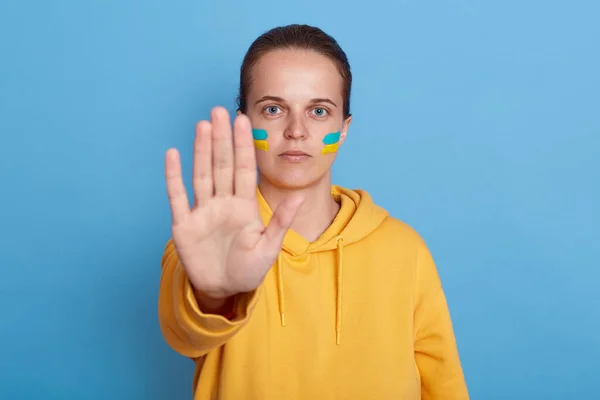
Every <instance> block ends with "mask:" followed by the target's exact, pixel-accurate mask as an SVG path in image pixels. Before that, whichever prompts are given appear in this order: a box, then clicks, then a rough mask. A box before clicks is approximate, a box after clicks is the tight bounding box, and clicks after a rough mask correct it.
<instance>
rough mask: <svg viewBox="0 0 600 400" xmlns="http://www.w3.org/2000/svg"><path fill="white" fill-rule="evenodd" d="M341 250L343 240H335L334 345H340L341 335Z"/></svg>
mask: <svg viewBox="0 0 600 400" xmlns="http://www.w3.org/2000/svg"><path fill="white" fill-rule="evenodd" d="M343 248H344V239H342V238H341V237H340V238H338V240H337V251H338V260H337V303H336V310H335V344H337V345H339V344H340V336H341V334H342V288H343V285H342V266H343V259H342V255H343V251H342V250H343Z"/></svg>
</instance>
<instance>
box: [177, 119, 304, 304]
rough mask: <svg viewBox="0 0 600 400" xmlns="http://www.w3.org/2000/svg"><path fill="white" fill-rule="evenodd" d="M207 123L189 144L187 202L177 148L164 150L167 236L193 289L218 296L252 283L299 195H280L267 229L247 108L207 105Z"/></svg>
mask: <svg viewBox="0 0 600 400" xmlns="http://www.w3.org/2000/svg"><path fill="white" fill-rule="evenodd" d="M212 117H213V118H212V119H213V121H212V124H211V123H209V122H207V121H203V122H200V123H199V124H198V126H197V132H196V140H195V145H194V167H193V186H194V195H195V202H194V206H193V207H192V209H190V207H189V201H188V197H187V194H186V191H185V187H184V185H183V180H182V176H181V164H180V161H179V154H178V153H177V151H176V150H169V151H168V152H167V158H166V179H167V191H168V193H169V202H170V205H171V212H172V216H173V226H172V232H173V242H174V244H175V248H176V249H177V253H178V256H179V259H180V262H181V264H182V265H183V267H184V268H185V271H186V273H187V275H188V279H189V280H190V282H191V283H192V285H193V286H194V288H195V289H196V290H199V291H201V292H203V293H206V294H207V295H209V296H212V297H214V298H224V297H228V296H231V295H234V294H236V293H239V292H247V291H250V290H253V289H255V288H256V287H257V286H258V285H260V283H261V282H262V280H263V278H264V276H265V274H266V273H267V271H268V269H269V268H270V266H271V264H272V263H273V261H274V260H275V258H276V257H277V254H278V253H279V250H280V248H281V242H282V240H283V236H284V235H285V231H286V230H287V228H288V227H289V225H290V224H291V222H292V219H293V217H294V215H295V213H296V211H297V209H298V206H299V203H298V201H295V200H292V199H289V201H286V202H284V203H282V205H281V206H280V207H279V208H278V209H277V211H276V212H275V215H274V217H273V219H272V221H271V223H270V224H269V226H268V227H267V228H266V229H265V226H264V225H263V223H262V221H261V219H260V215H259V212H258V204H257V201H256V159H255V153H254V151H255V150H254V145H253V141H252V134H251V127H250V123H249V121H248V119H247V118H246V117H245V116H238V117H237V118H236V121H235V134H234V135H232V131H231V126H230V123H229V115H228V114H227V112H226V111H225V110H223V109H220V108H219V109H215V110H213V113H212Z"/></svg>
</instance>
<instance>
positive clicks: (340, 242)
mask: <svg viewBox="0 0 600 400" xmlns="http://www.w3.org/2000/svg"><path fill="white" fill-rule="evenodd" d="M343 249H344V239H342V238H341V237H338V238H337V263H336V269H337V271H336V275H337V276H336V286H337V293H336V303H335V343H336V344H337V345H339V344H340V338H341V335H342V291H343V287H344V286H343V285H342V272H343V271H342V269H343V262H344V260H343ZM276 273H277V291H278V292H279V316H280V318H281V326H285V292H284V290H283V257H282V253H281V252H280V253H279V256H278V258H277V269H276Z"/></svg>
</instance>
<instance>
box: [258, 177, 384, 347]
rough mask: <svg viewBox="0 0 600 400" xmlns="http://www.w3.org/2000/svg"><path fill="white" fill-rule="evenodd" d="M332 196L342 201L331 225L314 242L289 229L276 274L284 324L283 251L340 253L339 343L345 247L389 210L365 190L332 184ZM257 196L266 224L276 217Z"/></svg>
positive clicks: (338, 291)
mask: <svg viewBox="0 0 600 400" xmlns="http://www.w3.org/2000/svg"><path fill="white" fill-rule="evenodd" d="M331 195H332V196H333V198H334V199H335V201H336V202H337V203H338V204H340V210H339V211H338V214H337V215H336V217H335V219H334V220H333V222H332V223H331V225H330V226H329V227H328V228H327V229H326V230H325V232H323V234H322V235H321V236H320V237H319V238H318V239H317V240H315V241H314V242H309V241H308V240H306V239H305V238H304V237H302V236H301V235H300V234H298V233H297V232H295V231H293V230H291V229H289V230H288V231H287V233H286V235H285V237H284V240H283V245H282V252H281V253H280V255H279V257H278V260H277V265H276V271H275V272H276V274H277V282H278V296H279V299H278V300H279V313H280V317H281V325H282V326H285V292H284V286H283V281H284V271H283V258H282V254H283V252H284V251H285V252H287V253H289V254H290V255H291V256H300V255H304V254H310V253H317V252H322V251H336V252H337V264H336V277H337V282H336V286H337V290H336V291H337V293H336V300H337V301H336V321H335V331H336V343H337V344H338V345H339V344H340V337H341V331H342V307H343V303H342V301H343V266H344V263H343V253H344V247H348V246H350V245H352V244H355V243H357V242H359V241H360V240H361V239H363V238H364V237H366V236H368V235H369V234H370V233H372V232H373V231H375V230H376V229H377V228H378V227H379V226H380V225H381V223H382V222H383V221H384V220H385V219H386V218H387V217H388V212H387V211H386V210H384V209H383V208H381V207H379V206H377V205H376V204H375V203H374V202H373V200H372V198H371V196H370V195H369V194H368V193H367V192H366V191H364V190H360V189H357V190H351V189H346V188H343V187H341V186H337V185H332V187H331ZM257 199H258V203H259V208H260V214H261V218H262V220H263V222H264V223H265V225H267V224H268V223H269V221H270V220H271V217H272V216H273V211H272V210H271V208H270V206H269V204H268V203H267V202H266V200H265V199H264V197H263V196H262V194H261V193H260V191H259V190H257Z"/></svg>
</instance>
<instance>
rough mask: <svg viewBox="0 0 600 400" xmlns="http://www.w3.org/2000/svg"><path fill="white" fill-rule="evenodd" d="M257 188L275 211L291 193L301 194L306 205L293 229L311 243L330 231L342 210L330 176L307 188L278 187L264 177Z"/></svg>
mask: <svg viewBox="0 0 600 400" xmlns="http://www.w3.org/2000/svg"><path fill="white" fill-rule="evenodd" d="M258 188H259V190H260V193H261V194H262V196H263V197H264V198H265V200H266V201H267V203H268V204H269V207H271V209H272V210H273V211H275V210H276V209H277V207H278V206H279V204H280V203H281V202H282V201H283V200H284V199H285V198H286V197H287V196H289V195H290V194H292V193H294V194H297V193H299V192H300V193H301V195H302V197H303V198H304V203H303V204H302V206H301V207H300V209H299V210H298V213H297V214H296V217H295V218H294V222H293V223H292V226H291V229H292V230H293V231H295V232H296V233H298V234H299V235H301V236H302V237H304V238H305V239H306V240H307V241H309V242H313V241H315V240H316V239H318V238H319V236H321V235H322V234H323V232H325V230H327V228H328V227H329V226H330V225H331V223H332V222H333V220H334V218H335V216H336V215H337V213H338V211H339V209H340V205H339V204H338V203H336V201H335V200H334V198H333V196H332V195H331V176H330V175H329V173H328V174H327V175H326V176H324V177H323V179H321V180H320V181H319V182H317V183H315V184H313V185H310V186H307V187H304V188H285V187H278V186H275V185H274V184H272V183H271V182H269V181H268V180H267V179H266V178H265V177H264V176H262V175H261V177H260V181H259V184H258Z"/></svg>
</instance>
